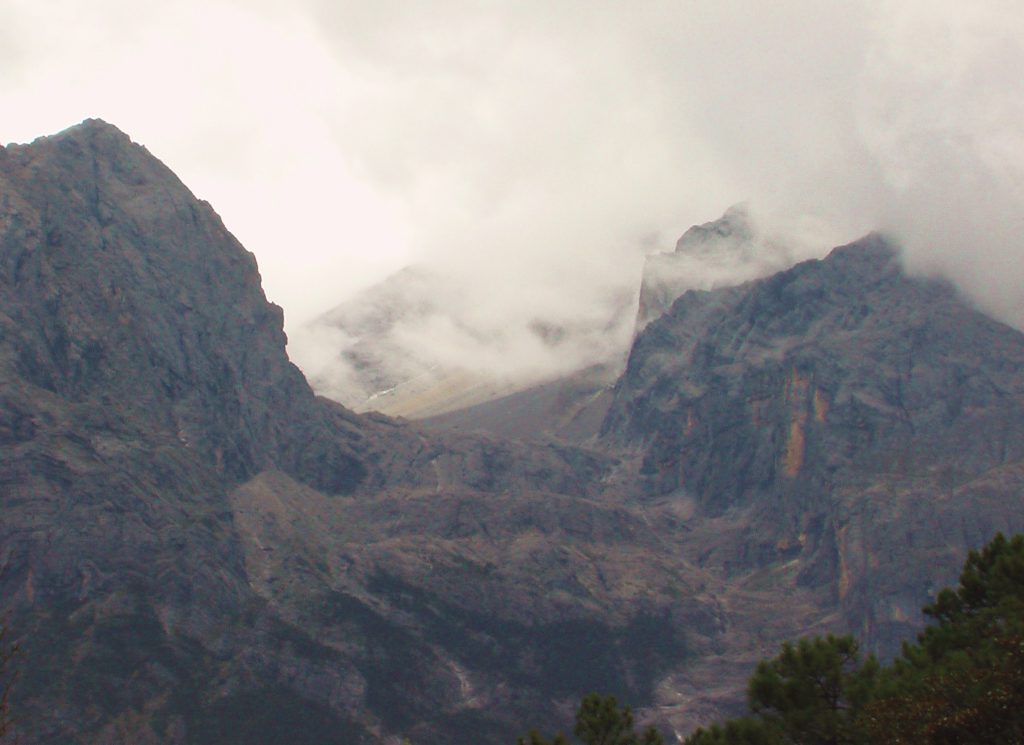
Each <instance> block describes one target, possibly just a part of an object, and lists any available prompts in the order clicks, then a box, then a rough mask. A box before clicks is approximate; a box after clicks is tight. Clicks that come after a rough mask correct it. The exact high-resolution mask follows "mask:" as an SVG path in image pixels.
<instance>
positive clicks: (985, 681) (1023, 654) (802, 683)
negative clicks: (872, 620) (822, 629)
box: [686, 534, 1024, 745]
mask: <svg viewBox="0 0 1024 745" xmlns="http://www.w3.org/2000/svg"><path fill="white" fill-rule="evenodd" d="M924 612H925V615H926V616H928V617H929V618H930V619H931V624H930V625H929V626H928V627H927V628H926V629H925V630H924V631H923V632H922V633H921V634H920V635H919V636H918V639H917V642H916V643H914V644H905V645H904V648H903V652H902V655H901V656H900V657H899V658H898V659H897V660H895V661H894V662H893V663H892V665H890V666H888V667H885V668H882V667H880V666H879V665H878V663H877V662H876V661H875V660H874V659H873V658H872V657H868V658H867V659H866V660H865V661H863V662H861V661H860V658H859V655H858V650H857V643H856V641H855V640H854V639H853V638H851V637H849V636H840V637H836V636H827V637H824V638H821V637H816V638H813V639H801V640H799V641H798V642H796V643H795V644H793V643H788V642H787V643H786V644H784V645H783V648H782V652H781V653H780V654H779V656H778V657H776V658H774V659H772V660H767V661H764V662H761V663H760V664H759V665H758V667H757V670H756V671H755V673H754V675H753V676H752V677H751V679H750V683H749V686H748V690H747V694H748V702H749V706H750V711H751V714H750V716H748V717H744V718H742V719H734V720H731V721H727V722H724V723H722V724H715V725H712V726H711V727H709V728H708V729H699V730H697V731H696V732H694V733H693V734H692V735H691V736H690V737H689V738H687V739H686V745H819V744H820V745H840V744H848V745H860V744H861V743H864V744H867V743H879V744H880V745H910V744H911V743H913V744H914V745H959V744H960V743H984V744H987V743H991V744H992V745H996V744H997V743H1014V742H1021V743H1024V535H1018V536H1015V537H1013V538H1012V539H1007V538H1005V537H1004V536H1003V535H1002V534H998V535H996V537H995V538H994V539H993V540H992V542H991V543H989V544H988V545H987V546H985V547H984V548H983V549H982V550H981V551H972V552H971V553H970V554H969V555H968V557H967V561H966V562H965V564H964V569H963V572H962V574H961V575H960V584H959V586H958V587H957V588H955V589H945V590H943V591H942V592H940V593H939V595H938V596H937V597H936V599H935V602H934V603H932V604H931V605H929V606H927V607H926V608H925V609H924Z"/></svg>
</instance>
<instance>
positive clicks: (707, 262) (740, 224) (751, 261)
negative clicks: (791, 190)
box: [636, 205, 792, 331]
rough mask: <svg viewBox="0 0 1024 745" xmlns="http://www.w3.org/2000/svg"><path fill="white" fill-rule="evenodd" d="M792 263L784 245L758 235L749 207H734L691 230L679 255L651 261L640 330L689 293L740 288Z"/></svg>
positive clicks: (644, 281) (655, 257)
mask: <svg viewBox="0 0 1024 745" xmlns="http://www.w3.org/2000/svg"><path fill="white" fill-rule="evenodd" d="M790 264H792V260H791V259H790V258H789V255H788V253H787V251H786V250H785V248H784V247H783V246H781V245H779V244H777V243H774V242H772V241H770V240H767V239H766V238H764V237H763V236H762V235H760V234H759V232H758V230H757V229H756V228H755V227H754V224H753V221H752V219H751V217H750V214H749V213H748V211H747V208H746V207H745V206H744V205H735V206H733V207H730V208H729V209H728V210H726V212H725V214H724V215H722V217H720V218H719V219H718V220H715V221H714V222H709V223H705V224H703V225H694V226H693V227H692V228H690V229H689V230H687V231H686V232H685V233H684V234H683V235H682V237H681V238H680V239H679V240H678V241H676V247H675V250H674V251H672V252H668V253H657V254H652V255H651V256H648V257H647V261H646V262H645V264H644V272H643V279H642V281H641V284H640V304H639V308H638V310H637V318H636V328H637V331H642V330H643V329H644V327H645V326H647V324H648V323H650V322H651V321H653V320H655V319H656V318H658V317H660V316H661V315H662V314H664V313H665V312H666V311H667V310H668V309H669V308H670V307H671V306H672V303H673V302H675V300H676V298H678V297H679V296H680V295H682V294H683V293H684V292H686V291H687V290H710V289H714V288H717V287H722V286H729V285H735V284H737V283H739V282H744V281H747V280H750V279H756V278H757V277H764V276H766V275H768V274H771V273H772V272H777V271H780V270H782V269H785V268H786V267H788V266H789V265H790Z"/></svg>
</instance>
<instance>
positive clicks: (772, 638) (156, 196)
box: [0, 122, 1024, 745]
mask: <svg viewBox="0 0 1024 745" xmlns="http://www.w3.org/2000/svg"><path fill="white" fill-rule="evenodd" d="M172 177H173V174H170V171H169V170H167V169H166V168H165V167H164V166H163V165H162V164H159V161H156V159H155V158H153V157H152V156H151V155H149V154H148V152H146V151H144V150H143V149H142V148H140V147H139V146H136V145H134V144H132V143H131V142H130V140H129V139H128V138H127V136H125V135H123V133H120V132H119V131H117V130H116V129H114V128H111V127H109V125H105V124H103V123H97V122H91V123H87V125H84V126H82V127H80V128H72V129H71V130H66V131H65V133H62V134H61V135H58V136H56V137H54V138H47V139H44V140H41V141H37V143H35V144H33V145H27V146H13V147H9V148H6V149H4V150H0V372H2V377H0V507H2V510H3V513H2V514H3V520H2V521H0V613H5V614H7V616H8V617H9V618H10V623H11V627H12V629H13V632H14V634H15V636H16V637H17V638H19V639H21V641H22V646H23V650H24V655H23V657H22V659H23V660H24V662H23V665H24V668H23V675H22V678H21V680H20V682H19V685H18V687H17V688H16V689H15V699H14V701H13V705H14V707H15V711H16V712H20V721H21V722H22V724H20V725H19V726H20V727H21V728H22V729H21V732H22V735H23V736H24V737H25V738H31V739H32V740H33V741H36V742H41V743H57V742H61V743H64V742H81V743H85V742H95V743H100V742H102V743H111V744H112V745H113V744H114V743H127V742H132V743H157V742H165V743H231V742H247V743H263V742H266V743H270V742H280V741H282V740H283V739H286V738H292V739H296V738H297V739H299V740H304V741H310V742H314V741H315V742H324V743H332V742H338V743H341V742H346V743H350V742H371V741H374V742H378V741H384V742H388V743H394V744H395V745H397V743H398V742H400V740H401V738H403V737H410V738H412V739H413V741H414V742H423V743H428V744H429V743H441V742H446V743H450V742H455V743H458V742H467V743H468V742H476V741H479V740H480V739H484V738H487V739H493V740H499V739H510V738H512V737H514V736H516V735H518V734H521V732H522V730H523V729H524V727H525V726H533V725H536V726H543V727H547V726H549V725H550V726H551V727H556V726H564V725H565V723H566V722H567V721H568V718H569V717H570V715H571V711H572V708H573V707H574V705H575V703H576V701H577V700H578V698H579V697H580V696H581V695H583V694H585V693H587V692H590V691H591V690H593V688H595V687H600V688H602V689H603V690H605V691H607V692H613V693H615V694H616V695H618V696H619V697H620V698H622V699H624V700H629V701H630V702H631V703H633V704H635V705H637V706H638V708H639V709H640V711H641V714H642V716H643V718H644V719H645V720H650V721H654V722H657V723H659V724H661V725H662V726H664V727H666V728H673V729H675V730H677V731H679V732H685V731H688V730H690V729H693V728H694V727H696V726H697V725H699V724H703V723H706V722H707V721H709V720H710V719H713V718H716V717H719V716H721V715H722V714H723V713H725V714H727V713H731V712H733V711H734V710H735V707H736V706H738V704H739V701H740V699H741V698H742V686H743V681H744V680H745V678H746V675H747V674H748V673H749V666H750V665H751V664H753V663H754V662H755V661H756V660H758V659H761V658H763V657H765V656H767V655H770V654H773V653H774V652H775V651H776V645H777V644H778V643H779V642H780V641H781V640H783V639H787V638H792V637H794V636H796V635H799V634H802V633H808V632H813V631H833V630H854V631H856V632H857V633H858V634H859V635H860V636H861V637H862V638H863V639H864V640H865V641H866V643H868V645H869V646H870V647H871V648H873V649H876V650H878V651H880V652H883V653H885V652H886V651H888V650H891V649H892V648H893V646H894V645H896V644H898V642H899V640H900V639H901V638H905V637H906V635H907V634H908V633H911V631H912V630H913V628H914V626H915V623H916V620H917V618H918V616H917V614H918V610H917V609H918V608H920V606H921V605H922V604H923V602H924V601H925V600H927V596H928V592H929V589H930V588H937V587H941V586H943V585H946V584H949V583H950V581H951V579H952V578H953V577H954V576H955V572H956V571H957V568H958V567H959V566H960V564H961V562H962V558H963V554H964V553H965V551H966V549H967V548H968V547H972V546H977V545H981V544H982V543H984V542H986V541H987V540H988V538H989V537H990V535H991V534H992V533H994V532H995V531H996V530H1003V531H1004V532H1014V531H1015V530H1020V529H1021V528H1022V527H1024V504H1022V500H1021V493H1022V490H1024V432H1022V428H1021V426H1020V425H1019V422H1020V421H1022V419H1021V417H1020V413H1021V412H1020V408H1021V406H1022V405H1024V395H1022V394H1024V381H1022V379H1021V376H1020V372H1019V371H1020V369H1021V366H1020V364H1019V363H1020V362H1021V361H1024V337H1022V336H1021V334H1019V333H1018V332H1016V331H1014V330H1012V329H1009V328H1008V327H1005V326H1003V325H1001V324H998V323H996V322H994V321H992V320H991V319H988V318H986V317H984V316H982V315H981V314H979V313H977V312H976V311H974V310H972V309H970V308H968V307H967V306H966V305H965V304H964V303H963V302H962V300H961V299H960V298H959V297H958V296H957V295H956V293H955V292H954V291H952V290H951V289H950V288H949V287H948V286H946V285H943V284H941V283H936V282H929V281H926V280H920V279H912V278H909V277H907V276H906V275H905V273H904V272H903V270H902V268H901V266H900V265H899V263H898V261H897V260H896V258H895V255H894V254H893V250H892V248H891V247H889V246H886V245H885V244H884V242H883V241H882V240H881V239H880V238H879V237H877V236H874V237H869V238H867V239H865V240H863V241H861V242H858V243H857V244H851V245H850V246H848V247H845V248H840V249H836V250H835V251H833V253H832V254H831V255H830V257H828V258H826V259H824V260H819V261H812V262H805V263H802V264H799V265H797V266H796V267H793V268H792V269H789V270H786V271H783V272H781V273H778V274H776V275H773V276H771V277H769V278H766V279H759V280H753V281H751V282H748V283H746V284H744V285H741V286H739V287H732V288H722V289H717V290H710V291H696V290H693V291H690V292H687V293H685V294H684V295H683V296H682V297H680V298H679V299H677V300H676V301H675V302H674V303H673V304H672V306H671V308H670V309H669V310H668V312H667V313H665V314H663V315H662V316H660V317H659V318H658V319H656V320H654V321H652V322H651V323H650V324H649V325H648V326H646V327H645V328H644V330H643V332H642V333H641V334H640V335H639V336H638V338H637V340H636V342H635V343H634V345H633V348H632V350H631V353H630V358H629V361H628V364H627V367H626V370H625V372H624V374H623V375H622V376H621V377H620V378H619V379H618V382H617V384H616V385H615V386H614V387H613V388H612V389H611V390H610V391H609V392H608V395H607V396H605V400H604V401H603V403H602V406H607V408H608V410H607V414H606V415H604V416H603V422H604V423H603V425H602V426H601V427H600V428H598V427H597V426H596V425H595V424H593V423H591V424H590V425H588V426H590V427H591V429H590V430H589V433H590V434H591V435H594V436H593V437H589V438H584V439H585V440H586V443H585V447H579V446H576V445H573V444H572V443H570V442H567V441H564V440H559V439H558V437H557V435H558V428H557V427H553V428H552V432H551V433H550V434H551V436H550V437H548V438H547V439H544V440H542V441H534V442H528V441H525V440H520V441H510V440H506V439H503V438H499V437H495V436H487V435H476V434H463V433H458V432H451V431H445V429H444V428H443V427H440V428H435V429H427V428H424V427H420V426H417V425H415V424H412V423H408V422H403V421H398V420H394V419H390V418H388V417H385V416H381V415H356V414H354V413H352V412H351V411H349V410H347V409H345V408H344V407H342V406H341V405H339V404H336V403H333V402H330V401H328V400H326V399H323V398H321V397H317V396H315V395H314V394H313V392H312V390H311V389H310V387H309V385H308V383H307V382H306V381H305V379H304V378H303V376H302V374H301V373H300V372H299V371H298V369H297V368H295V367H294V365H292V364H291V363H290V362H289V361H288V359H287V356H286V354H285V347H284V342H285V338H284V334H283V329H282V320H281V311H280V309H279V308H276V307H275V306H273V305H271V304H269V303H267V301H266V298H265V296H264V295H263V292H262V290H261V289H260V287H259V275H258V270H257V268H256V265H255V261H254V259H253V258H252V256H251V254H248V252H246V251H245V250H244V248H242V247H241V246H240V245H239V244H238V242H237V241H235V240H234V238H233V237H231V235H230V233H228V232H227V230H226V229H225V228H224V226H223V225H222V224H221V222H220V220H219V218H217V217H216V214H215V213H214V212H213V210H212V208H210V207H209V206H208V205H205V206H204V205H203V203H200V202H198V201H196V200H195V199H194V197H193V196H192V195H191V193H189V192H188V191H187V189H185V187H184V186H183V185H182V184H181V183H180V181H179V180H177V178H176V177H173V178H172ZM908 350H910V352H912V354H908ZM609 398H610V400H608V399H609ZM541 408H543V407H541ZM591 413H594V412H591ZM538 416H547V415H546V414H538ZM595 417H596V418H599V417H597V415H596V414H595Z"/></svg>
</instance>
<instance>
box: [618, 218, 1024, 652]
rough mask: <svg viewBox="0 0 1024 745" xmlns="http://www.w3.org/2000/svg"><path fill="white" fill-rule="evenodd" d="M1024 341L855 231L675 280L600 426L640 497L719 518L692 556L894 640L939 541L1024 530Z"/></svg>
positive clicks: (931, 577)
mask: <svg viewBox="0 0 1024 745" xmlns="http://www.w3.org/2000/svg"><path fill="white" fill-rule="evenodd" d="M1022 342H1024V338H1022V336H1021V334H1020V333H1019V332H1018V331H1016V330H1014V329H1011V328H1010V327H1008V326H1005V325H1003V324H1000V323H997V322H995V321H993V320H992V319H990V318H988V317H987V316H984V315H983V314H981V313H979V312H978V311H976V310H974V309H973V308H971V307H969V306H968V305H967V304H966V303H965V302H964V301H963V299H962V298H961V297H960V296H959V295H958V294H957V293H956V291H955V290H954V289H953V288H952V287H951V286H950V285H948V284H946V283H944V282H940V281H934V280H926V279H920V278H911V277H908V276H907V275H906V274H905V273H904V271H903V270H902V268H901V265H900V262H899V259H898V255H897V253H896V251H895V249H894V248H893V247H892V246H891V245H890V244H888V243H887V242H886V241H885V240H884V239H883V238H881V237H879V236H869V237H867V238H865V239H864V240H862V241H859V242H858V243H855V244H852V245H849V246H845V247H841V248H837V249H835V250H834V251H833V252H832V253H831V254H830V255H829V256H828V258H826V259H825V260H822V261H810V262H805V263H802V264H798V265H797V266H795V267H793V268H792V269H790V270H787V271H785V272H781V273H779V274H776V275H774V276H772V277H770V278H768V279H764V280H760V281H756V282H752V283H748V284H746V285H741V286H739V287H734V288H728V289H723V290H719V291H715V292H696V291H692V292H688V293H686V294H685V295H683V296H682V297H681V298H680V299H679V300H677V301H676V302H675V303H674V304H673V305H672V307H671V310H670V311H669V312H668V313H667V314H665V315H664V316H662V317H661V318H660V319H658V320H657V321H654V322H652V323H651V324H650V325H649V326H648V327H647V328H646V329H645V330H644V332H643V333H642V334H641V335H640V336H639V338H638V339H637V340H636V342H635V344H634V345H633V349H632V352H631V354H630V359H629V363H628V365H627V369H626V372H625V373H624V374H623V376H622V378H621V379H620V380H619V382H618V384H617V386H616V389H615V393H614V398H613V401H612V403H611V405H610V407H609V411H608V415H607V417H606V419H605V421H604V423H603V425H602V432H603V438H604V440H605V442H607V443H614V444H616V445H618V446H620V447H623V448H627V449H631V450H634V451H636V452H638V453H639V454H640V457H641V458H642V464H641V466H640V477H641V482H642V487H641V490H642V492H643V494H644V495H645V496H644V499H648V500H660V499H684V500H692V501H693V503H694V507H695V510H696V511H698V512H699V513H701V514H704V515H706V516H707V517H708V518H709V520H711V521H713V524H714V530H715V531H716V532H718V533H719V535H718V536H710V535H709V536H708V537H707V541H706V542H703V541H701V542H698V543H699V545H700V551H701V553H700V557H699V558H700V560H701V563H702V564H704V565H705V566H707V565H708V564H713V565H716V566H719V567H721V569H722V570H723V571H726V572H735V571H737V570H738V569H742V570H750V569H754V568H756V567H765V568H770V569H771V571H772V572H776V571H778V572H784V573H789V574H790V575H791V578H792V580H793V582H795V584H796V585H799V586H808V587H818V588H821V589H822V591H823V592H825V593H826V597H825V598H824V599H823V600H824V602H826V603H828V604H835V607H836V609H837V611H838V612H839V613H840V617H841V618H842V619H843V620H844V622H845V623H846V625H847V626H849V627H850V628H853V629H855V630H856V631H857V632H858V633H859V634H860V635H861V636H862V637H863V638H865V639H867V640H868V642H869V644H870V645H871V646H872V647H873V648H875V649H876V650H877V651H879V652H881V653H882V654H891V653H892V652H894V651H895V649H896V647H897V645H898V642H899V641H900V640H901V639H903V638H906V636H907V635H908V634H909V633H911V632H912V630H913V629H914V628H915V627H916V626H917V625H919V624H920V621H921V618H920V615H919V613H918V611H917V609H918V607H919V606H920V605H921V598H923V597H927V595H928V593H929V592H931V591H934V590H935V589H936V588H937V587H941V586H942V585H944V584H949V583H950V579H951V576H950V573H949V567H950V566H951V563H950V562H951V559H952V557H953V556H959V555H962V553H963V551H964V548H965V547H968V546H977V545H980V544H982V543H984V542H985V540H986V538H987V537H988V536H991V535H992V534H994V533H995V531H996V530H1003V531H1010V532H1013V531H1018V530H1021V529H1022V528H1024V501H1022V499H1021V494H1022V489H1024V482H1022V481H1021V476H1022V474H1024V471H1022V468H1024V461H1022V458H1024V426H1022V422H1024V416H1022V415H1024V408H1022V407H1024V377H1022V375H1021V370H1022V369H1024V344H1022ZM692 550H694V548H691V551H692Z"/></svg>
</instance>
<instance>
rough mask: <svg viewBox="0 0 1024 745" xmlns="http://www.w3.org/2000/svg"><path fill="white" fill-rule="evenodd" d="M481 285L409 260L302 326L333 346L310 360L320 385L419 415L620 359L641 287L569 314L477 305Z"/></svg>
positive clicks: (338, 396)
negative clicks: (495, 311) (506, 315)
mask: <svg viewBox="0 0 1024 745" xmlns="http://www.w3.org/2000/svg"><path fill="white" fill-rule="evenodd" d="M481 292H482V290H481V288H479V287H474V286H471V283H470V281H469V280H468V279H467V278H466V277H464V276H462V275H461V274H459V273H451V272H444V271H441V270H439V269H433V268H428V267H425V266H409V267H406V268H404V269H402V270H401V271H399V272H397V273H395V274H393V275H391V276H389V277H387V278H386V279H385V280H384V281H382V282H380V283H378V284H376V285H373V286H371V287H369V288H367V289H365V290H363V291H362V292H360V293H358V294H357V295H356V296H355V297H352V298H350V299H349V300H347V301H345V302H344V303H342V304H340V305H338V306H337V307H335V308H333V309H332V310H330V311H328V312H327V313H325V314H323V315H322V316H320V317H319V318H317V319H315V320H314V321H313V322H311V323H310V324H308V325H307V326H306V327H305V328H303V329H302V334H303V336H304V338H305V344H306V345H315V346H316V347H317V349H318V353H317V357H322V356H323V355H322V354H321V352H320V351H319V350H322V349H328V350H334V352H335V353H334V354H333V355H331V356H329V357H328V360H327V362H326V363H325V362H322V361H321V362H317V363H316V364H315V366H314V365H312V364H311V365H310V366H308V369H310V370H311V381H312V384H313V386H314V387H315V388H316V389H317V391H318V392H320V393H322V394H323V395H326V396H329V397H331V398H333V399H334V400H336V401H339V402H341V403H343V404H345V405H346V406H350V407H352V408H353V409H355V410H357V411H379V412H382V413H385V414H388V415H391V416H404V417H410V418H413V419H421V418H425V417H430V416H437V415H441V414H445V413H447V412H451V411H456V410H460V409H464V408H467V407H470V406H475V405H477V404H481V403H486V402H489V401H492V400H494V399H497V398H501V397H503V396H506V395H512V394H515V393H517V392H519V391H522V390H525V389H528V388H531V387H533V386H535V385H544V384H546V383H548V382H551V381H553V380H556V379H560V378H562V377H563V376H565V375H566V374H567V373H572V372H574V371H576V370H582V369H587V368H594V367H614V368H616V370H615V371H616V372H617V371H618V368H619V367H621V364H622V359H623V358H624V356H625V348H626V345H627V344H628V338H629V332H630V329H631V324H630V316H631V314H632V312H633V308H634V307H635V302H636V296H635V291H634V289H633V288H632V287H629V286H628V284H627V285H625V286H624V287H623V288H617V289H615V290H614V291H610V292H609V293H607V294H606V296H603V297H602V298H601V299H600V301H599V303H598V305H599V306H600V307H598V308H597V309H596V311H594V312H591V313H588V314H585V317H573V316H572V314H571V313H570V314H567V312H566V311H564V310H562V311H561V312H555V311H551V310H550V309H549V311H548V312H545V311H543V310H537V311H536V313H535V315H534V316H533V317H532V318H529V319H527V320H525V321H517V322H509V321H507V320H500V321H497V322H496V321H495V319H494V318H492V317H491V316H490V314H489V313H487V312H481V307H480V306H481V304H482V300H483V299H482V298H481Z"/></svg>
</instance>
